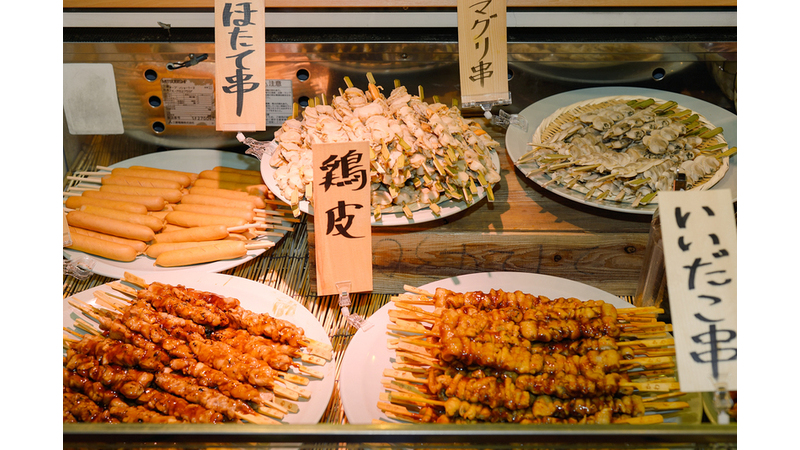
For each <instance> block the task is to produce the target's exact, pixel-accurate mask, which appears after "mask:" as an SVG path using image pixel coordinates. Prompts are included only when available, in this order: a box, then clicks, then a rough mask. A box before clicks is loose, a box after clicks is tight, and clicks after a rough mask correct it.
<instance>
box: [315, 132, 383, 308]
mask: <svg viewBox="0 0 800 450" xmlns="http://www.w3.org/2000/svg"><path fill="white" fill-rule="evenodd" d="M311 150H312V153H313V164H314V174H313V177H314V190H313V197H314V229H315V235H316V244H315V245H316V251H315V256H316V267H317V295H334V294H338V293H339V291H338V289H337V287H336V284H337V283H340V282H345V281H349V282H350V292H368V291H371V290H372V222H371V214H370V175H369V167H370V166H369V161H370V160H369V144H368V143H367V142H363V141H360V142H336V143H315V144H312V145H311Z"/></svg>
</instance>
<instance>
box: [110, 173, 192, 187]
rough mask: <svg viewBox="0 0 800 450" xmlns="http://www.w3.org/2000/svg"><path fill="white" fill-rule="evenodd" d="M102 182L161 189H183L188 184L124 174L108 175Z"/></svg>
mask: <svg viewBox="0 0 800 450" xmlns="http://www.w3.org/2000/svg"><path fill="white" fill-rule="evenodd" d="M100 183H101V184H113V185H117V186H139V187H152V188H160V189H181V188H184V187H186V186H183V185H181V184H180V183H178V182H177V181H173V180H164V179H162V178H143V177H132V176H123V175H107V176H104V177H102V178H101V179H100Z"/></svg>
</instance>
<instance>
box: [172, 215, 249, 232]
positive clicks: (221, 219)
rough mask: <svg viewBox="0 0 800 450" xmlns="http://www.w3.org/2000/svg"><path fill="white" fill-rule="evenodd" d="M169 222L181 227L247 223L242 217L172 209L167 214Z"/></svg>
mask: <svg viewBox="0 0 800 450" xmlns="http://www.w3.org/2000/svg"><path fill="white" fill-rule="evenodd" d="M166 220H167V223H171V224H172V225H178V226H181V227H187V228H188V227H202V226H206V225H224V226H225V227H226V228H230V227H239V226H242V225H247V223H248V222H247V221H246V220H244V219H242V218H241V217H231V216H218V215H215V214H205V213H198V212H190V211H172V212H170V213H168V214H167V216H166Z"/></svg>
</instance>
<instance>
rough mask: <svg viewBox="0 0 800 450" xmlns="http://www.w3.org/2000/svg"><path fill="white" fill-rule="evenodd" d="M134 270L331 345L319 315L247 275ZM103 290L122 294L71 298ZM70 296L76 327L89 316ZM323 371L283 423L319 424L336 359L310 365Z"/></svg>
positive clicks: (70, 317) (69, 321)
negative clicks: (234, 303)
mask: <svg viewBox="0 0 800 450" xmlns="http://www.w3.org/2000/svg"><path fill="white" fill-rule="evenodd" d="M131 273H134V274H136V275H138V276H140V277H142V278H144V279H145V281H146V282H148V283H150V282H160V283H166V284H171V285H173V286H174V285H178V284H180V285H183V286H186V287H189V288H192V289H197V290H202V291H206V292H213V293H215V294H218V295H222V296H225V297H233V298H236V299H238V300H239V302H240V304H241V306H242V308H246V309H248V310H250V311H253V312H256V313H268V314H270V315H271V316H273V317H276V318H278V319H284V320H287V321H289V322H291V323H293V324H294V325H297V326H299V327H302V328H303V330H304V331H305V335H306V336H307V337H308V338H311V339H314V340H316V341H319V342H322V343H324V344H327V345H331V342H330V339H328V335H327V333H326V332H325V329H324V328H323V327H322V325H321V324H320V323H319V321H318V320H317V318H316V317H314V315H313V314H311V312H310V311H309V310H308V309H306V308H305V307H304V306H303V305H301V304H300V303H298V302H297V301H296V300H294V299H293V298H291V297H289V296H288V295H286V294H284V293H282V292H280V291H278V290H276V289H274V288H272V287H270V286H267V285H265V284H261V283H258V282H255V281H252V280H248V279H246V278H241V277H235V276H231V275H225V274H218V273H186V272H184V273H175V272H173V273H159V274H141V273H136V272H131ZM95 291H104V292H108V293H113V294H115V295H121V294H119V293H117V292H115V291H114V290H112V289H111V287H109V286H108V285H107V284H104V285H101V286H97V287H94V288H92V289H87V290H85V291H82V292H79V293H77V294H75V295H73V296H72V297H74V298H77V299H78V300H81V301H84V302H86V303H89V304H91V305H95V304H96V303H95V299H94V292H95ZM69 298H71V297H68V298H65V299H64V325H63V326H64V327H65V328H70V329H73V330H74V329H75V327H74V323H75V319H78V318H81V319H83V320H86V321H88V322H92V321H91V319H87V318H86V316H85V315H84V314H83V313H81V312H80V311H79V310H77V309H75V308H74V307H73V306H72V305H70V304H69V303H68V300H69ZM310 367H313V368H314V369H317V370H319V371H320V372H322V373H323V375H324V376H323V378H322V379H316V378H313V377H309V376H307V375H303V374H298V375H301V376H305V377H307V378H308V379H309V383H308V385H307V386H304V388H306V389H309V390H310V391H311V395H310V398H309V399H308V400H302V399H301V400H299V401H297V402H295V403H296V404H297V405H298V407H299V411H298V412H297V413H295V414H287V415H286V417H285V418H284V419H283V422H285V423H289V424H315V423H318V422H319V420H320V419H321V418H322V415H323V414H324V413H325V409H326V408H327V407H328V402H329V401H330V398H331V395H332V393H333V385H334V378H335V377H336V362H335V360H333V359H332V360H331V361H328V362H327V363H326V364H325V365H324V366H322V367H320V366H310Z"/></svg>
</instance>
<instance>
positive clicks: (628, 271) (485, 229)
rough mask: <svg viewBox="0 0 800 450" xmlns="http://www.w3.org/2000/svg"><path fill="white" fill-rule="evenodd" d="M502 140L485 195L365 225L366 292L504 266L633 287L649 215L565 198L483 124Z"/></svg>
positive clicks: (613, 289)
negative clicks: (407, 221) (431, 216)
mask: <svg viewBox="0 0 800 450" xmlns="http://www.w3.org/2000/svg"><path fill="white" fill-rule="evenodd" d="M483 127H484V129H486V130H487V131H489V132H490V134H491V135H492V137H493V138H494V139H495V140H497V141H498V142H500V143H501V144H503V147H501V148H500V150H499V156H500V168H501V176H502V181H501V182H500V183H499V185H498V186H496V187H495V200H494V202H492V203H489V202H487V200H486V199H483V200H481V201H480V202H479V203H477V204H475V205H473V206H472V207H470V208H469V209H467V210H466V211H463V212H461V213H459V214H457V215H454V216H450V217H448V218H445V219H440V220H437V221H434V222H429V223H424V224H418V225H408V226H397V227H373V228H372V252H373V258H372V263H373V288H374V290H373V292H375V293H398V292H403V291H404V289H403V285H405V284H408V285H412V286H419V285H422V284H425V283H429V282H432V281H436V280H438V279H441V278H448V277H452V276H458V275H464V274H468V273H474V272H492V271H511V272H530V273H540V274H545V275H552V276H557V277H562V278H567V279H570V280H574V281H579V282H582V283H585V284H588V285H591V286H594V287H597V288H599V289H603V290H605V291H607V292H610V293H614V294H616V295H619V296H632V295H634V293H635V291H636V283H637V281H638V277H639V271H640V268H641V266H642V263H643V260H644V253H645V252H644V250H645V245H646V244H647V237H648V232H649V227H650V216H649V215H640V214H625V213H617V212H613V211H606V210H602V209H599V208H594V207H590V206H586V205H583V204H580V203H576V202H571V201H568V200H565V199H563V198H561V197H559V196H557V195H555V194H552V193H551V192H549V191H547V190H545V189H542V188H541V187H539V186H538V185H537V184H536V183H534V182H532V181H530V180H528V179H527V178H526V177H525V176H524V175H523V174H522V173H521V172H520V171H518V170H517V169H516V168H515V167H514V164H513V162H512V160H511V158H510V157H509V156H508V155H507V153H506V151H505V147H504V142H505V139H504V136H505V130H504V129H502V128H491V127H490V126H488V125H487V124H485V123H484V124H483ZM312 222H313V221H312V220H309V221H308V229H309V232H308V246H309V254H310V257H309V263H310V264H312V267H311V269H310V270H309V272H310V274H311V278H312V279H311V290H312V292H316V290H315V281H316V280H315V278H316V275H315V274H316V270H315V268H314V267H313V264H314V232H313V223H312Z"/></svg>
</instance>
